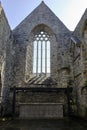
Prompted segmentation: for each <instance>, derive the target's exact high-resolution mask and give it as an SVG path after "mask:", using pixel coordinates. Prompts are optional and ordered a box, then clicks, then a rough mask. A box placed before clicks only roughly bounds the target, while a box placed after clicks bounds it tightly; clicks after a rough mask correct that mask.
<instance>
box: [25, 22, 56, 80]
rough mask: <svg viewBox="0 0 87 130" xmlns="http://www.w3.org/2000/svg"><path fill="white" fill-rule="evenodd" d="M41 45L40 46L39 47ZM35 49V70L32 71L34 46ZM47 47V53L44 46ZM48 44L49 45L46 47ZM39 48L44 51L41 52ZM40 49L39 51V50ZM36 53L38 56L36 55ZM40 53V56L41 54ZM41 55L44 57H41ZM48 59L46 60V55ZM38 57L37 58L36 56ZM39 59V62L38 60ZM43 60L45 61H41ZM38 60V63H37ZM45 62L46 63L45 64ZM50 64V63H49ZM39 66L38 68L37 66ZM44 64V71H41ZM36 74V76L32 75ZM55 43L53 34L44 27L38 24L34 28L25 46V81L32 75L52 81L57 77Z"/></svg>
mask: <svg viewBox="0 0 87 130" xmlns="http://www.w3.org/2000/svg"><path fill="white" fill-rule="evenodd" d="M41 43H42V45H40V44H41ZM34 44H36V48H37V52H36V59H37V60H36V62H37V63H36V64H37V65H36V66H35V67H36V70H34V62H35V61H34V58H35V45H34ZM45 44H47V46H49V47H48V50H49V51H50V52H49V51H48V50H47V47H46V45H45ZM48 44H49V45H48ZM41 47H42V48H43V49H45V51H43V50H42V51H41ZM39 48H40V50H39ZM37 53H38V54H37ZM41 53H42V54H41ZM43 53H45V54H44V57H43ZM46 53H47V54H48V55H49V58H50V59H48V58H47V54H46ZM37 55H38V56H37ZM40 55H41V56H40ZM37 57H38V58H39V57H40V60H39V59H38V58H37ZM43 58H44V59H45V60H43ZM38 60H39V61H38ZM39 62H40V63H39ZM46 62H47V63H46ZM49 62H50V63H49ZM39 64H40V66H39ZM43 64H44V69H43ZM48 64H49V65H48ZM48 66H49V67H48ZM48 68H49V71H48ZM34 72H36V74H35V73H34ZM49 72H50V74H48V73H49ZM56 72H57V41H56V36H55V33H54V32H53V31H52V30H51V29H50V28H49V27H48V26H46V25H44V24H40V25H38V26H36V27H35V28H34V29H33V30H32V31H31V33H30V35H29V37H28V41H27V45H26V66H25V79H26V80H29V79H30V78H31V77H33V76H34V75H36V76H39V75H40V74H43V73H44V74H45V75H46V76H47V75H49V76H51V77H52V78H53V79H55V78H56V77H57V75H56Z"/></svg>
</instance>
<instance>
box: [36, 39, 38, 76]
mask: <svg viewBox="0 0 87 130" xmlns="http://www.w3.org/2000/svg"><path fill="white" fill-rule="evenodd" d="M36 56H37V59H36V76H38V41H37V52H36Z"/></svg>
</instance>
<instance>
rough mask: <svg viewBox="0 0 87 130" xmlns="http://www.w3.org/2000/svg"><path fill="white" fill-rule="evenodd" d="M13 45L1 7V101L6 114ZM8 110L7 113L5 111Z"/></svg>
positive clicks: (10, 80) (10, 81)
mask: <svg viewBox="0 0 87 130" xmlns="http://www.w3.org/2000/svg"><path fill="white" fill-rule="evenodd" d="M12 44H13V36H12V32H11V29H10V27H9V24H8V21H7V18H6V16H5V14H4V11H3V9H2V7H1V5H0V74H1V79H0V80H1V86H0V87H1V88H0V89H1V94H0V95H1V101H2V104H3V109H4V112H6V111H7V113H8V105H9V102H10V101H9V88H10V86H11V83H12V76H11V72H12V54H13V51H12ZM9 109H10V107H9ZM5 110H6V111H5Z"/></svg>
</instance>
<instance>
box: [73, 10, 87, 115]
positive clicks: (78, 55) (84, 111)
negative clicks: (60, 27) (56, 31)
mask: <svg viewBox="0 0 87 130" xmlns="http://www.w3.org/2000/svg"><path fill="white" fill-rule="evenodd" d="M86 23H87V9H86V11H85V13H84V15H83V16H82V18H81V20H80V22H79V23H78V25H77V27H76V29H75V31H74V32H73V35H74V36H75V37H77V38H78V39H79V42H80V43H76V44H75V43H73V45H74V47H73V74H74V85H75V87H74V90H75V91H74V93H76V95H75V98H76V103H77V108H78V114H79V115H80V116H83V117H86V116H87V102H86V97H87V90H86V88H85V87H84V86H85V81H86V79H87V71H86V70H87V64H86V59H87V55H86V53H87V50H86V48H87V45H86V41H87V39H86V32H84V31H86V27H87V24H86ZM78 45H79V46H78Z"/></svg>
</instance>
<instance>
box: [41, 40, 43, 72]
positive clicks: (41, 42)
mask: <svg viewBox="0 0 87 130" xmlns="http://www.w3.org/2000/svg"><path fill="white" fill-rule="evenodd" d="M42 44H43V42H42V41H41V74H42V62H43V60H42V54H43V52H42V49H43V46H42Z"/></svg>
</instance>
